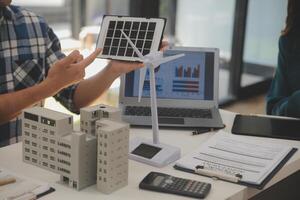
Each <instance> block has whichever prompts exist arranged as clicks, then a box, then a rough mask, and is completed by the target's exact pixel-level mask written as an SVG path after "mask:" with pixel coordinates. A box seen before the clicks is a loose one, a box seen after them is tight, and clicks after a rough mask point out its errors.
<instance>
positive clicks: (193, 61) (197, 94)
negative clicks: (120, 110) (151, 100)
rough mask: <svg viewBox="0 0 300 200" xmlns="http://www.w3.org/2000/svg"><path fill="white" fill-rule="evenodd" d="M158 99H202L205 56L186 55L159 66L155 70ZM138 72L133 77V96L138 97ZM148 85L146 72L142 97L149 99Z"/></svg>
mask: <svg viewBox="0 0 300 200" xmlns="http://www.w3.org/2000/svg"><path fill="white" fill-rule="evenodd" d="M155 70H156V72H155V81H156V90H157V97H158V98H168V99H203V98H204V84H205V82H204V80H205V77H204V76H205V55H204V54H193V53H190V54H186V55H185V57H183V58H181V59H178V60H175V61H171V62H169V63H166V64H163V65H161V66H160V67H159V68H156V69H155ZM138 81H139V71H136V72H135V75H134V88H133V95H134V96H137V95H138ZM149 94H150V83H149V71H148V70H147V73H146V77H145V82H144V87H143V97H149Z"/></svg>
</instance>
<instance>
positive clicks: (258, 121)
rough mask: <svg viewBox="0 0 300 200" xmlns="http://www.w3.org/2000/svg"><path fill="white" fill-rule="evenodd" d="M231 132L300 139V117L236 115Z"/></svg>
mask: <svg viewBox="0 0 300 200" xmlns="http://www.w3.org/2000/svg"><path fill="white" fill-rule="evenodd" d="M231 132H232V133H233V134H238V135H248V136H258V137H270V138H281V139H291V140H300V119H296V118H286V117H273V116H255V115H236V117H235V119H234V123H233V127H232V130H231Z"/></svg>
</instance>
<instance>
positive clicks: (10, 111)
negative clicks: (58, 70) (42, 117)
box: [0, 81, 56, 124]
mask: <svg viewBox="0 0 300 200" xmlns="http://www.w3.org/2000/svg"><path fill="white" fill-rule="evenodd" d="M55 92H56V91H55V90H54V89H53V88H51V86H50V84H48V83H47V82H45V81H43V82H42V83H40V84H37V85H35V86H32V87H30V88H26V89H23V90H20V91H17V92H12V93H7V94H2V95H0V124H3V123H5V122H7V121H9V120H11V119H13V118H15V117H16V116H18V115H19V114H20V113H21V112H22V110H23V109H25V108H27V107H29V106H31V105H33V104H35V103H37V102H39V101H41V100H43V99H45V98H46V97H48V96H52V95H53V94H55Z"/></svg>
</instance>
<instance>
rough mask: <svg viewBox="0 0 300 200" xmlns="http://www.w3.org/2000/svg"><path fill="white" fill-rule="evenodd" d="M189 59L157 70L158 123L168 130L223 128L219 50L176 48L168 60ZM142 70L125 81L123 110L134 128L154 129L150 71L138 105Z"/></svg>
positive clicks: (126, 118) (121, 92) (169, 52)
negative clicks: (146, 127)
mask: <svg viewBox="0 0 300 200" xmlns="http://www.w3.org/2000/svg"><path fill="white" fill-rule="evenodd" d="M180 53H184V54H185V56H183V57H181V58H179V59H177V60H173V61H171V62H168V63H165V64H162V65H160V66H159V67H157V68H156V69H155V77H156V91H157V105H158V122H159V125H160V126H166V127H212V128H222V127H223V122H222V119H221V116H220V113H219V110H218V93H219V91H218V87H219V50H218V49H216V48H194V47H173V48H170V49H168V50H166V51H165V52H164V56H171V55H176V54H180ZM138 87H139V70H135V71H133V72H130V73H127V74H125V75H123V76H122V77H121V85H120V95H119V106H120V108H121V110H122V118H123V120H124V121H126V122H128V123H130V124H131V125H142V126H145V125H146V126H148V125H151V124H152V123H151V108H150V81H149V71H147V74H146V78H145V82H144V87H143V96H142V99H141V102H138Z"/></svg>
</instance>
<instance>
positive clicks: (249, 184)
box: [173, 148, 298, 190]
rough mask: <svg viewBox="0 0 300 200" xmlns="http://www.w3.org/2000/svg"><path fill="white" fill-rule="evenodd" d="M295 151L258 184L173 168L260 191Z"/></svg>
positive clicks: (178, 167)
mask: <svg viewBox="0 0 300 200" xmlns="http://www.w3.org/2000/svg"><path fill="white" fill-rule="evenodd" d="M297 150H298V149H297V148H292V149H291V150H290V152H289V153H288V154H287V155H286V156H285V157H284V158H283V159H282V160H281V162H280V163H279V164H278V165H277V166H276V167H275V168H274V170H273V171H272V172H271V173H269V174H268V175H267V177H266V178H265V179H264V180H263V181H262V182H261V183H260V184H251V183H248V182H245V181H241V180H238V181H236V182H234V181H230V180H228V179H226V178H222V177H216V176H208V175H205V174H200V173H197V172H196V170H192V169H188V168H184V167H181V166H178V165H176V164H175V165H174V166H173V167H174V169H176V170H180V171H184V172H188V173H193V174H197V175H201V176H206V177H211V178H214V179H219V180H223V181H227V182H231V183H236V184H240V185H244V186H247V187H252V188H256V189H259V190H261V189H263V188H264V186H265V185H266V184H267V183H268V182H269V181H270V180H271V179H272V178H273V176H275V174H276V173H277V172H278V171H279V170H280V169H281V168H282V167H283V166H284V165H285V164H286V163H287V162H288V160H289V159H290V158H291V157H292V156H293V155H294V154H295V153H296V151H297ZM195 168H196V166H195Z"/></svg>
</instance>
